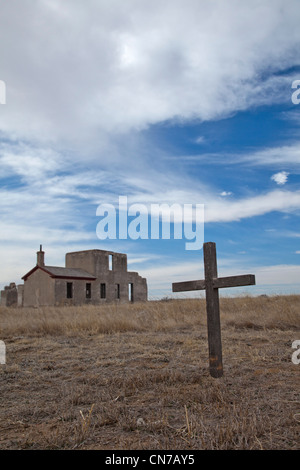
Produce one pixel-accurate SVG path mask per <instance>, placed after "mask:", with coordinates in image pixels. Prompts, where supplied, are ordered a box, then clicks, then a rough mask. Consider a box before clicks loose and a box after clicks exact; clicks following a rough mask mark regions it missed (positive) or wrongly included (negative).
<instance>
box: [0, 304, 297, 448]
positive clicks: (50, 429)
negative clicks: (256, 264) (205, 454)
mask: <svg viewBox="0 0 300 470" xmlns="http://www.w3.org/2000/svg"><path fill="white" fill-rule="evenodd" d="M220 306H221V324H222V342H223V362H224V376H223V377H222V378H221V379H214V378H212V377H210V375H209V372H208V349H207V348H208V347H207V332H206V312H205V301H204V300H201V299H192V300H190V299H186V300H169V301H158V302H148V303H141V304H128V305H107V306H103V307H102V306H101V307H93V306H89V307H81V308H79V307H73V308H72V307H65V308H39V309H6V308H1V309H0V339H1V340H3V341H4V342H5V344H6V364H4V365H0V378H1V380H0V387H1V393H0V397H1V398H0V400H1V402H0V407H1V421H0V448H1V449H33V450H34V449H98V450H101V449H103V450H108V449H109V450H111V449H114V450H120V449H126V450H129V449H135V450H142V449H150V450H155V449H156V450H177V449H181V450H183V449H185V450H196V449H197V450H202V449H234V450H235V449H249V450H251V449H253V450H254V449H255V450H257V449H263V450H267V449H281V450H296V449H299V448H300V432H299V431H300V397H299V390H300V380H299V377H300V374H299V373H300V364H299V365H296V364H293V362H292V360H291V357H292V353H293V352H294V350H293V349H292V342H293V341H295V340H298V339H300V331H299V325H300V297H299V296H282V297H279V296H278V297H276V296H275V297H240V298H227V299H225V298H223V299H221V300H220Z"/></svg>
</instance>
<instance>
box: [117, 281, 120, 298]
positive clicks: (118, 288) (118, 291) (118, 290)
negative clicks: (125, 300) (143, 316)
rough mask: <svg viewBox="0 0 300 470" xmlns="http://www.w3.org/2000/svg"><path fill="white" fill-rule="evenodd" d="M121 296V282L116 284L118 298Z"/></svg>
mask: <svg viewBox="0 0 300 470" xmlns="http://www.w3.org/2000/svg"><path fill="white" fill-rule="evenodd" d="M119 298H120V284H116V299H119Z"/></svg>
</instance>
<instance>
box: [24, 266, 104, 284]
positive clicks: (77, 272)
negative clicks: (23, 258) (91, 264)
mask: <svg viewBox="0 0 300 470" xmlns="http://www.w3.org/2000/svg"><path fill="white" fill-rule="evenodd" d="M37 269H41V270H42V271H44V272H45V273H47V274H49V276H50V277H52V278H54V279H79V280H87V281H95V280H96V277H95V276H93V275H92V274H90V273H88V272H87V271H84V270H83V269H80V268H62V267H59V266H38V265H36V266H35V267H34V268H33V269H31V270H30V271H29V272H28V273H27V274H25V276H23V277H22V279H24V281H26V280H27V279H28V278H29V276H31V274H33V273H34V272H35V271H36V270H37Z"/></svg>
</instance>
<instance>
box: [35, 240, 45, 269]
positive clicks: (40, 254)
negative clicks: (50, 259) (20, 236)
mask: <svg viewBox="0 0 300 470" xmlns="http://www.w3.org/2000/svg"><path fill="white" fill-rule="evenodd" d="M44 255H45V252H44V251H43V250H42V245H40V251H38V252H37V260H36V264H37V266H45V259H44Z"/></svg>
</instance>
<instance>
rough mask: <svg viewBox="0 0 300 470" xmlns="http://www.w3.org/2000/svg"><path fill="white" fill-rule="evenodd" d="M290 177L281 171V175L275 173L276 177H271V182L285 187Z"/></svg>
mask: <svg viewBox="0 0 300 470" xmlns="http://www.w3.org/2000/svg"><path fill="white" fill-rule="evenodd" d="M288 175H289V173H287V172H286V171H280V172H279V173H275V174H274V175H272V176H271V180H273V181H275V183H277V184H279V185H283V184H285V183H286V182H287V180H288Z"/></svg>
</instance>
